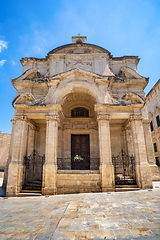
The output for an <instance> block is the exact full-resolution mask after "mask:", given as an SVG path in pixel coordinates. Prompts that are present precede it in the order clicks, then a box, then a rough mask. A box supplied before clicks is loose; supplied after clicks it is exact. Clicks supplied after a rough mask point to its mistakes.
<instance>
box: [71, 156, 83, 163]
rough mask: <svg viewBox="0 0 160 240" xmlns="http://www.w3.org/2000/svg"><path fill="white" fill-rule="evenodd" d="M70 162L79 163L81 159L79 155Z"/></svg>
mask: <svg viewBox="0 0 160 240" xmlns="http://www.w3.org/2000/svg"><path fill="white" fill-rule="evenodd" d="M72 160H73V161H74V162H80V161H83V157H81V156H80V155H76V156H74V157H73V158H72Z"/></svg>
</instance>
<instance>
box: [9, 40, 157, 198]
mask: <svg viewBox="0 0 160 240" xmlns="http://www.w3.org/2000/svg"><path fill="white" fill-rule="evenodd" d="M138 62H139V58H138V57H137V56H124V57H113V56H112V55H111V53H110V52H109V51H108V50H106V49H104V48H102V47H100V46H97V45H93V44H89V43H86V37H83V36H75V37H72V43H71V44H67V45H64V46H60V47H57V48H55V49H53V50H52V51H50V52H49V53H48V54H47V56H46V57H45V58H34V57H27V58H22V59H21V63H22V65H23V73H22V75H21V76H20V77H18V78H15V79H12V85H13V86H14V88H15V89H16V90H17V95H16V98H15V99H14V101H13V106H14V108H15V114H14V119H13V121H12V124H13V128H12V137H11V146H10V153H9V166H8V170H7V171H6V175H5V176H8V177H5V182H6V184H7V192H6V193H7V195H8V196H17V195H18V194H19V193H20V192H21V191H23V190H33V191H34V190H39V191H41V192H42V194H44V195H46V194H60V193H77V192H99V191H102V192H106V191H115V188H117V186H122V185H127V184H130V185H132V186H134V187H135V186H138V187H139V188H142V189H147V188H152V179H154V175H155V171H156V169H157V166H156V165H155V158H154V152H153V146H152V142H151V133H150V125H149V123H150V121H149V119H148V113H147V108H146V103H145V94H144V88H145V87H146V85H147V84H148V79H147V78H145V77H143V76H141V75H139V73H138V70H137V65H138Z"/></svg>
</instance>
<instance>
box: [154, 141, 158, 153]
mask: <svg viewBox="0 0 160 240" xmlns="http://www.w3.org/2000/svg"><path fill="white" fill-rule="evenodd" d="M154 151H155V152H157V144H156V143H154Z"/></svg>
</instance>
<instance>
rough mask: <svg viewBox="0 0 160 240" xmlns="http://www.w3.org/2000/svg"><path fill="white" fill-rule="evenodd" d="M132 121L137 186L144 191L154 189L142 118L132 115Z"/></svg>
mask: <svg viewBox="0 0 160 240" xmlns="http://www.w3.org/2000/svg"><path fill="white" fill-rule="evenodd" d="M130 121H131V129H132V136H133V145H134V156H135V169H136V180H137V185H138V187H140V188H142V189H147V188H152V187H153V186H152V179H151V171H150V167H149V164H148V161H147V151H146V145H145V137H144V130H143V123H142V117H141V116H140V115H132V116H131V117H130Z"/></svg>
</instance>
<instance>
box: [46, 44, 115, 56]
mask: <svg viewBox="0 0 160 240" xmlns="http://www.w3.org/2000/svg"><path fill="white" fill-rule="evenodd" d="M76 46H84V47H94V48H97V49H100V50H101V51H102V52H105V53H107V54H108V55H109V56H110V55H111V53H110V52H109V51H108V50H107V49H105V48H103V47H100V46H98V45H94V44H90V43H69V44H65V45H62V46H60V47H57V48H54V49H53V50H51V51H50V52H49V53H47V56H49V55H50V54H53V53H55V52H57V51H59V50H61V49H63V48H68V47H76Z"/></svg>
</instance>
